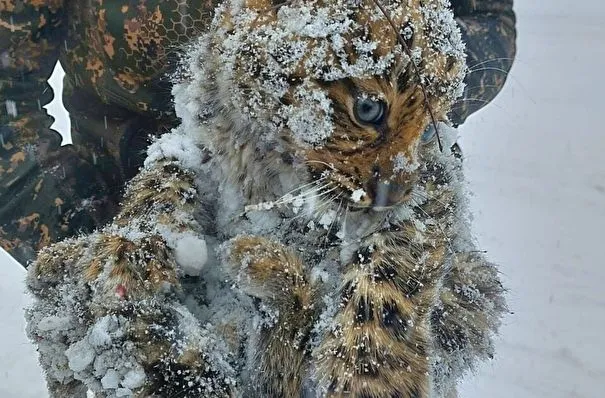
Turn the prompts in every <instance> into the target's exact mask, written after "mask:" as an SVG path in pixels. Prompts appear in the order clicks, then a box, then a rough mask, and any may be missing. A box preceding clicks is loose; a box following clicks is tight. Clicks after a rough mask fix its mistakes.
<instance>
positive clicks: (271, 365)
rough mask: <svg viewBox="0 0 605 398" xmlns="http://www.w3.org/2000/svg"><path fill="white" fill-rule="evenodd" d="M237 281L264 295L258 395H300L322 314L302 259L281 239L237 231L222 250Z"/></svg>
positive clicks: (257, 364)
mask: <svg viewBox="0 0 605 398" xmlns="http://www.w3.org/2000/svg"><path fill="white" fill-rule="evenodd" d="M223 257H224V261H223V262H224V263H225V264H226V266H227V268H228V272H230V274H231V275H232V277H233V279H234V281H235V284H236V286H237V287H238V288H239V289H241V290H242V291H243V292H244V293H246V294H248V295H250V296H253V297H255V298H257V299H259V307H260V309H261V312H264V314H265V315H266V316H265V318H266V321H265V322H264V323H263V325H262V327H261V330H260V334H259V336H258V338H257V339H256V341H257V347H255V352H256V353H257V355H256V357H255V358H253V361H254V363H253V364H251V368H253V369H258V371H257V372H256V376H255V379H254V380H253V383H252V384H253V385H254V390H255V391H254V392H253V393H251V394H254V396H266V397H299V396H301V393H302V385H303V380H304V378H305V375H306V374H307V373H308V365H309V358H308V354H309V352H308V347H307V343H308V341H309V339H310V335H311V330H312V328H313V325H314V323H315V321H316V319H317V314H318V313H319V306H318V305H317V303H316V298H317V297H316V296H317V290H316V288H315V287H314V286H313V285H311V284H310V283H309V281H308V279H307V277H306V274H305V269H304V266H303V263H302V261H301V259H300V258H299V257H298V256H297V255H296V253H295V252H294V251H293V250H291V249H290V248H287V247H285V246H283V245H282V244H280V243H277V242H274V241H271V240H269V239H266V238H262V237H257V236H238V237H236V238H234V239H232V240H231V241H230V242H228V243H227V244H226V245H225V247H224V251H223Z"/></svg>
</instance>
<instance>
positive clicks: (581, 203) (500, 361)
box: [0, 0, 605, 398]
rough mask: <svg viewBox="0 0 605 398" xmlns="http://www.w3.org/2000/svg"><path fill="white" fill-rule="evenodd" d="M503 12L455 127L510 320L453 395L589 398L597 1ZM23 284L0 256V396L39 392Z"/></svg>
mask: <svg viewBox="0 0 605 398" xmlns="http://www.w3.org/2000/svg"><path fill="white" fill-rule="evenodd" d="M515 7H516V11H517V17H518V25H517V28H518V55H517V60H516V62H515V65H514V67H513V69H512V71H511V73H510V77H509V81H508V83H507V85H506V87H505V89H504V90H503V92H502V93H501V94H500V95H499V97H498V98H497V99H496V100H495V101H494V102H493V103H491V104H490V105H489V106H488V107H487V108H485V109H483V110H482V111H480V112H479V113H478V114H476V115H474V116H472V117H471V118H470V119H469V120H468V122H467V123H466V124H465V125H464V126H463V127H462V128H461V131H460V135H461V139H460V142H461V144H462V146H463V149H464V154H465V157H466V162H465V166H466V175H467V178H468V180H469V182H470V184H471V187H472V190H473V191H474V192H475V195H474V197H473V198H472V206H473V208H474V212H475V223H474V230H475V233H476V234H477V235H478V237H479V241H480V247H482V248H484V249H486V250H488V253H489V257H490V258H491V259H492V260H493V261H495V262H497V263H499V264H501V271H502V273H503V279H504V281H505V283H506V286H507V288H508V289H509V290H510V292H509V295H508V301H509V304H510V307H511V309H512V310H513V311H514V314H513V315H511V316H509V317H507V318H506V320H505V324H504V326H503V327H502V330H501V337H500V338H499V339H498V342H497V358H496V359H495V361H493V362H491V363H489V364H487V365H486V366H484V367H483V368H481V369H480V370H479V371H478V372H477V375H476V376H474V377H469V378H467V380H466V381H465V383H464V385H463V386H462V388H461V391H460V396H461V398H479V397H490V398H504V397H506V398H510V397H516V398H524V397H548V398H572V397H578V398H579V397H595V398H596V397H603V396H605V392H604V391H605V361H604V360H603V356H605V341H604V340H605V337H603V336H604V335H605V333H604V332H605V260H603V247H604V246H605V243H603V238H604V237H605V232H604V227H605V161H604V160H605V156H604V155H605V135H604V131H603V127H602V126H603V124H604V123H603V121H602V120H601V117H603V116H605V109H604V108H605V101H604V100H603V98H604V97H605V24H604V23H603V20H605V3H603V2H602V1H601V0H585V1H583V2H577V3H570V2H568V1H566V0H549V1H532V0H517V1H516V4H515ZM471 66H472V65H471ZM483 66H485V67H489V64H485V65H481V66H479V67H483ZM58 128H61V127H58ZM63 128H64V127H63ZM63 131H65V130H63ZM23 277H24V271H23V270H22V268H21V267H19V265H18V264H16V263H14V262H12V261H11V260H10V259H9V258H8V256H6V255H5V254H4V253H0V319H2V326H1V327H0V398H12V397H18V398H21V397H23V398H29V397H41V398H43V397H46V396H47V395H46V393H45V387H44V384H43V380H42V376H41V374H40V369H39V368H38V366H37V364H36V356H35V352H34V349H33V347H32V346H31V344H30V343H29V342H28V341H27V339H26V338H25V334H24V332H23V328H24V321H23V315H22V307H23V306H24V305H25V304H26V303H27V301H28V298H27V297H26V296H25V295H24V286H23V283H22V280H23Z"/></svg>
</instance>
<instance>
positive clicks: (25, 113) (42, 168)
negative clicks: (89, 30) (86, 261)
mask: <svg viewBox="0 0 605 398" xmlns="http://www.w3.org/2000/svg"><path fill="white" fill-rule="evenodd" d="M65 13H66V10H65V7H64V2H63V1H60V0H46V1H37V2H22V1H14V0H8V1H2V2H0V247H1V248H3V249H4V250H6V251H7V252H8V253H9V254H11V255H12V256H13V257H15V258H16V259H17V260H18V261H19V262H21V264H23V265H26V263H27V262H29V261H30V260H32V259H33V258H35V254H36V252H37V251H38V250H39V249H41V248H42V247H44V246H46V245H48V244H49V243H51V242H53V241H55V240H57V239H58V238H60V237H63V236H67V235H70V234H73V233H75V232H76V231H77V229H80V228H82V229H87V227H88V226H89V225H90V226H92V225H95V224H97V220H98V219H99V218H100V217H102V216H103V214H101V212H98V211H94V210H95V209H94V207H95V206H94V204H95V203H92V204H93V206H90V205H87V202H84V201H83V198H85V197H86V196H85V194H83V193H85V192H86V191H89V192H92V191H98V190H99V188H100V187H102V185H103V183H102V182H101V181H99V178H98V177H97V175H98V173H97V172H96V170H95V168H94V167H93V166H92V165H90V164H88V163H87V162H86V161H84V160H83V159H82V158H81V156H79V155H78V154H77V152H76V151H75V150H74V148H73V147H64V148H61V147H60V145H61V137H60V135H59V134H58V133H56V132H55V131H53V130H51V129H50V125H51V124H52V122H53V119H52V117H50V116H49V115H48V114H47V113H46V110H45V109H44V108H43V107H44V106H45V105H46V104H48V103H49V102H50V101H51V100H52V98H53V92H52V89H51V88H50V86H49V85H48V83H47V79H48V77H49V76H50V75H51V73H52V70H53V68H54V66H55V64H56V62H57V59H58V57H59V53H60V50H61V46H63V45H64V40H65V29H66V25H67V24H66V18H67V16H66V14H65ZM97 207H99V206H97Z"/></svg>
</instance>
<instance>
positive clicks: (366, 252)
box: [354, 246, 373, 265]
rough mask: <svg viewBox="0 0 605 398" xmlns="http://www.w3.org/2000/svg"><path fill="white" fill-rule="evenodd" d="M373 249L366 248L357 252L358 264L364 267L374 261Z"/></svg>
mask: <svg viewBox="0 0 605 398" xmlns="http://www.w3.org/2000/svg"><path fill="white" fill-rule="evenodd" d="M372 251H373V250H372V248H370V247H368V246H364V247H362V248H361V249H359V250H357V252H355V257H354V259H355V260H356V261H357V264H359V265H364V264H369V263H370V261H372Z"/></svg>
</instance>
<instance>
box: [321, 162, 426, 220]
mask: <svg viewBox="0 0 605 398" xmlns="http://www.w3.org/2000/svg"><path fill="white" fill-rule="evenodd" d="M313 174H314V175H315V176H321V177H318V178H322V179H323V180H327V183H326V186H327V187H328V189H330V190H332V191H333V192H336V194H335V197H337V198H339V199H340V200H341V201H343V202H346V203H347V204H348V207H349V209H350V210H353V211H355V210H367V209H371V210H373V211H384V210H388V209H390V208H393V207H395V206H398V205H402V204H405V203H407V202H408V201H410V200H411V199H412V192H413V190H414V186H415V184H416V182H417V177H416V175H415V174H412V173H409V174H406V175H400V176H397V177H391V178H381V176H380V173H379V171H374V173H373V175H372V176H371V177H370V178H368V179H366V181H360V178H357V177H353V176H349V175H346V174H344V173H341V172H339V171H338V170H335V169H332V170H323V171H321V172H319V173H318V171H317V170H314V171H313Z"/></svg>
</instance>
